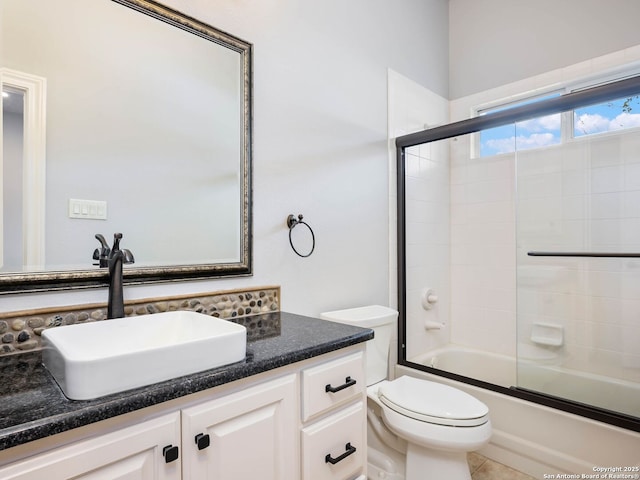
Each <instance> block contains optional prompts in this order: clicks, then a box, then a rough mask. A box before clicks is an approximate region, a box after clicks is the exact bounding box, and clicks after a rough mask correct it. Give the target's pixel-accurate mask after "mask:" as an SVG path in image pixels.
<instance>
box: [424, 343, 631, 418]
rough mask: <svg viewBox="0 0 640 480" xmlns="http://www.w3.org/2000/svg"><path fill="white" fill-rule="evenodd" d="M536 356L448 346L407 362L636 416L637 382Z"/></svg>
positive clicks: (549, 357)
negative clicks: (519, 356) (518, 356)
mask: <svg viewBox="0 0 640 480" xmlns="http://www.w3.org/2000/svg"><path fill="white" fill-rule="evenodd" d="M527 346H529V345H527ZM542 352H544V351H543V350H542ZM540 358H541V361H536V360H520V362H519V364H517V363H516V359H515V358H514V357H509V356H507V355H500V354H496V353H489V352H483V351H481V350H475V349H472V348H466V347H459V346H454V345H450V346H447V347H444V348H440V349H437V350H433V351H431V352H429V353H426V354H423V355H419V356H418V357H416V358H414V359H412V360H411V361H413V362H414V363H419V364H421V365H426V366H428V367H433V368H438V369H440V370H445V371H447V372H451V373H456V374H458V375H464V376H466V377H471V378H475V379H476V380H482V381H484V382H488V383H493V384H494V385H500V386H503V387H511V386H513V385H518V386H520V387H523V388H526V389H528V390H533V391H537V392H543V393H546V394H548V395H553V396H555V397H560V398H568V399H572V400H574V401H577V402H580V403H584V404H587V405H594V406H596V407H601V408H605V409H608V410H613V411H615V412H620V413H623V414H626V415H632V416H634V417H640V385H638V384H637V383H633V382H629V381H626V380H621V379H616V378H610V377H605V376H603V375H596V374H592V373H585V372H579V371H576V370H569V369H566V368H562V367H561V366H560V365H557V364H556V363H560V360H557V361H554V359H553V357H552V356H547V357H544V358H542V357H540Z"/></svg>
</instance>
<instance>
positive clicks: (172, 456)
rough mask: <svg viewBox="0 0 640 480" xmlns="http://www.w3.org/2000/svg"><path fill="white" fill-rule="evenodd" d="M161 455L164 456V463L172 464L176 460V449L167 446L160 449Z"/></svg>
mask: <svg viewBox="0 0 640 480" xmlns="http://www.w3.org/2000/svg"><path fill="white" fill-rule="evenodd" d="M162 455H164V461H165V462H166V463H171V462H174V461H175V460H177V459H178V447H174V446H173V445H167V446H166V447H164V448H163V449H162Z"/></svg>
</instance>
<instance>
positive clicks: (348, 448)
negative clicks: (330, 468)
mask: <svg viewBox="0 0 640 480" xmlns="http://www.w3.org/2000/svg"><path fill="white" fill-rule="evenodd" d="M344 448H345V450H346V452H344V453H343V454H342V455H340V456H339V457H338V458H333V457H332V456H331V454H330V453H327V456H326V457H324V463H330V464H331V465H335V464H336V463H338V462H341V461H342V460H344V459H345V458H347V457H348V456H349V455H351V454H353V453H356V447H353V446H352V445H351V443H347V444H346V445H345V446H344Z"/></svg>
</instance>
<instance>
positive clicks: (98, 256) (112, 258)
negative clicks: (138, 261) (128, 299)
mask: <svg viewBox="0 0 640 480" xmlns="http://www.w3.org/2000/svg"><path fill="white" fill-rule="evenodd" d="M96 238H97V239H98V241H99V242H100V244H101V247H100V248H96V250H95V251H94V252H93V259H94V260H98V262H99V263H96V264H95V265H98V266H100V267H101V268H108V269H109V301H108V303H107V318H121V317H124V295H123V293H122V264H124V263H126V264H129V263H133V262H134V261H135V260H134V258H133V254H132V253H131V252H130V251H129V250H127V249H126V248H124V249H122V250H120V240H121V239H122V234H121V233H114V234H113V247H111V248H109V245H108V244H107V242H106V240H105V239H104V237H103V236H102V235H100V234H99V233H98V234H96Z"/></svg>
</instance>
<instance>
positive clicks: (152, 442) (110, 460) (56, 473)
mask: <svg viewBox="0 0 640 480" xmlns="http://www.w3.org/2000/svg"><path fill="white" fill-rule="evenodd" d="M179 445H180V413H179V412H173V413H169V414H166V415H163V416H161V417H159V418H155V419H152V420H147V421H144V422H140V423H138V424H135V425H131V426H129V427H125V428H122V429H119V430H116V431H114V432H110V433H106V434H104V435H99V436H97V437H93V438H90V439H88V440H82V441H78V442H75V443H72V444H70V445H67V446H65V447H60V448H55V449H53V450H50V451H48V452H46V453H42V454H40V455H36V456H33V457H30V458H28V459H26V460H22V461H19V462H16V463H13V464H10V465H8V466H5V467H0V478H1V479H2V480H44V479H46V480H67V479H72V478H73V479H74V480H118V479H127V480H180V479H181V478H182V476H181V475H182V472H181V461H180V456H179V455H178V457H177V458H176V459H175V460H174V459H173V456H175V454H176V453H178V452H179ZM176 447H178V449H176ZM165 448H166V451H165V452H163V450H165ZM164 455H167V459H166V460H165V458H164Z"/></svg>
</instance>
